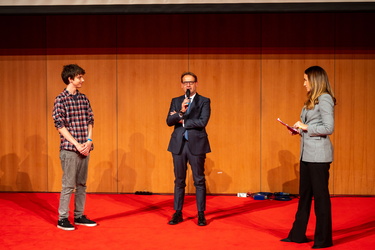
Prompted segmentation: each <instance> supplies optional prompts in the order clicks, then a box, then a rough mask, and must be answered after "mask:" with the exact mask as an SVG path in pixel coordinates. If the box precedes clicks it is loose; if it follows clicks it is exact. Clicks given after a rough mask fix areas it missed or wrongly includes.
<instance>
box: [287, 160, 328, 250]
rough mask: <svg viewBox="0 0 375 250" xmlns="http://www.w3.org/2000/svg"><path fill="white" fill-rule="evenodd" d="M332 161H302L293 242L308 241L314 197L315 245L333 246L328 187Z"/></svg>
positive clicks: (291, 231) (290, 236)
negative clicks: (307, 235) (308, 224)
mask: <svg viewBox="0 0 375 250" xmlns="http://www.w3.org/2000/svg"><path fill="white" fill-rule="evenodd" d="M329 168H330V163H311V162H303V161H301V162H300V186H299V194H300V200H299V202H298V210H297V213H296V217H295V221H294V223H293V227H292V229H291V230H290V232H289V236H288V238H289V239H290V240H292V241H293V242H299V243H301V242H306V241H307V238H306V229H307V223H308V221H309V217H310V211H311V203H312V199H313V197H314V211H315V216H316V226H315V236H314V245H315V246H318V247H329V246H332V245H333V243H332V214H331V200H330V194H329V189H328V180H329Z"/></svg>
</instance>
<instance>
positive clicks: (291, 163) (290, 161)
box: [267, 150, 299, 194]
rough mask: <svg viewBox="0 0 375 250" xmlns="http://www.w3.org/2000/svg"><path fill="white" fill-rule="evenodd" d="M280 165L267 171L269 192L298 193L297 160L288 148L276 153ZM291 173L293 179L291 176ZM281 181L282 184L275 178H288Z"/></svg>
mask: <svg viewBox="0 0 375 250" xmlns="http://www.w3.org/2000/svg"><path fill="white" fill-rule="evenodd" d="M278 156H279V163H280V165H279V166H277V167H276V168H273V169H271V170H269V171H268V176H267V181H268V186H269V189H270V192H285V193H291V194H298V193H299V191H298V187H299V169H298V166H299V162H298V161H297V160H296V157H295V155H294V154H292V153H291V152H290V151H288V150H280V151H279V153H278ZM291 173H292V175H293V177H292V178H293V179H290V178H291ZM288 179H289V181H286V182H283V184H282V186H281V187H280V185H279V184H278V183H279V182H277V181H275V180H280V183H282V181H283V180H288Z"/></svg>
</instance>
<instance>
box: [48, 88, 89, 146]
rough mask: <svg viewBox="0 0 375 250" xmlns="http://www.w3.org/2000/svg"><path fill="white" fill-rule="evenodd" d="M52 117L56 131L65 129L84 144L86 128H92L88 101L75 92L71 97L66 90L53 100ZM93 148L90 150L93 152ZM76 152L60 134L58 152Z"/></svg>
mask: <svg viewBox="0 0 375 250" xmlns="http://www.w3.org/2000/svg"><path fill="white" fill-rule="evenodd" d="M52 117H53V120H54V123H55V127H56V128H57V129H60V128H63V127H65V128H66V129H67V130H68V131H69V133H70V134H71V135H72V136H73V137H74V138H75V139H76V140H77V141H78V143H85V142H86V141H87V139H88V126H89V125H90V124H91V125H92V126H94V113H93V112H92V109H91V105H90V101H89V99H87V97H86V96H85V95H84V94H82V93H80V92H79V91H78V90H77V94H76V95H72V94H70V93H69V91H67V90H66V89H65V90H64V91H63V92H61V93H60V94H59V95H58V96H57V97H56V99H55V102H54V106H53V112H52ZM93 148H94V147H93V146H92V148H91V150H93ZM63 149H64V150H69V151H75V152H77V149H76V147H75V146H74V145H73V144H72V143H70V142H69V141H68V140H66V139H65V137H64V136H62V135H61V134H60V150H63Z"/></svg>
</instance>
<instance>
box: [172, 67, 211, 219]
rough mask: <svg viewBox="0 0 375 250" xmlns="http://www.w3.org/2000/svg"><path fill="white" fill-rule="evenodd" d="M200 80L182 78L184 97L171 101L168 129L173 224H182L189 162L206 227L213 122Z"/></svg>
mask: <svg viewBox="0 0 375 250" xmlns="http://www.w3.org/2000/svg"><path fill="white" fill-rule="evenodd" d="M197 85H198V78H197V76H196V75H195V74H194V73H192V72H185V73H183V74H182V75H181V88H182V90H183V91H184V93H185V95H182V96H179V97H176V98H173V99H172V102H171V106H170V108H169V113H168V117H167V124H168V126H174V130H173V133H172V136H171V140H170V142H169V146H168V151H170V152H171V153H172V157H173V165H174V174H175V181H174V209H175V210H176V212H175V213H174V214H173V216H172V219H171V220H170V221H169V224H170V225H176V224H178V223H180V222H182V221H183V217H182V207H183V203H184V197H185V187H186V171H187V163H188V162H189V164H190V166H191V169H192V172H193V178H194V186H195V189H196V202H197V209H198V225H199V226H205V225H207V222H206V219H205V216H204V211H205V210H206V179H205V175H204V163H205V159H206V153H209V152H211V148H210V143H209V141H208V136H207V133H206V129H205V128H206V126H207V123H208V120H209V119H210V114H211V106H210V103H211V101H210V99H209V98H206V97H203V96H201V95H199V94H198V93H197Z"/></svg>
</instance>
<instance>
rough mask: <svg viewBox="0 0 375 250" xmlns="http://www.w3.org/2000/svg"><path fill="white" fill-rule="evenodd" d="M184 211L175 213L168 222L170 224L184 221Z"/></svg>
mask: <svg viewBox="0 0 375 250" xmlns="http://www.w3.org/2000/svg"><path fill="white" fill-rule="evenodd" d="M182 221H183V219H182V213H181V212H176V213H174V214H173V216H172V219H171V220H170V221H169V222H168V224H169V225H177V224H178V223H180V222H182Z"/></svg>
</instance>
